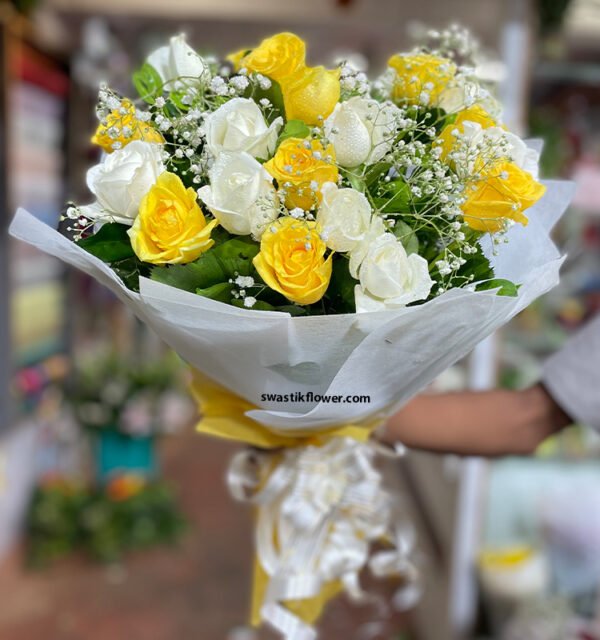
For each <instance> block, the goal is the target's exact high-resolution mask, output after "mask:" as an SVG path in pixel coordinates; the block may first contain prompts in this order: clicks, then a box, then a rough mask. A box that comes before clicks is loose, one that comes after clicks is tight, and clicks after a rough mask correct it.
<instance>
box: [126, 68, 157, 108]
mask: <svg viewBox="0 0 600 640" xmlns="http://www.w3.org/2000/svg"><path fill="white" fill-rule="evenodd" d="M131 80H132V82H133V86H134V87H135V89H136V91H137V92H138V95H139V96H140V98H141V99H142V100H144V102H147V103H148V104H154V101H155V100H156V98H158V96H160V95H161V94H162V91H163V81H162V78H161V77H160V75H159V73H158V71H157V70H156V69H155V68H154V67H153V66H152V65H151V64H149V63H148V62H144V64H143V65H142V66H141V67H140V68H139V69H138V70H137V71H135V72H134V73H133V76H132V78H131Z"/></svg>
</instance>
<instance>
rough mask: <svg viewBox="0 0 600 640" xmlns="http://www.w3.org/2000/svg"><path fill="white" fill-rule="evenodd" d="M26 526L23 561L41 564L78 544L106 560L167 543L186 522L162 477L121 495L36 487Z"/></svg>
mask: <svg viewBox="0 0 600 640" xmlns="http://www.w3.org/2000/svg"><path fill="white" fill-rule="evenodd" d="M26 528H27V539H28V545H27V550H28V561H29V563H30V564H31V565H32V566H35V567H43V566H44V565H47V564H48V563H49V562H52V561H54V560H56V559H58V558H59V557H61V556H64V555H66V554H68V553H71V552H74V551H77V550H80V549H82V550H86V551H87V552H88V553H89V555H90V556H91V557H92V558H94V559H96V560H99V561H102V562H108V561H115V560H118V559H120V558H121V557H122V555H123V554H124V553H126V552H128V551H132V550H134V549H140V548H146V547H149V546H153V545H157V544H172V543H175V542H176V541H177V539H178V538H179V537H180V536H181V534H182V533H183V532H184V531H185V528H186V523H185V520H184V518H183V517H182V515H181V514H180V512H179V509H178V507H177V504H176V501H175V498H174V495H173V493H172V491H171V489H170V488H169V487H168V486H167V485H166V484H165V483H164V482H160V481H154V482H151V483H149V484H147V485H145V486H144V487H142V488H141V490H140V491H139V492H137V493H135V494H134V495H132V496H129V497H127V498H125V499H122V500H115V499H114V498H111V496H110V493H109V491H108V490H106V489H105V488H92V489H90V488H85V487H82V486H76V485H73V484H69V483H67V482H60V483H57V484H53V485H49V486H41V487H39V488H38V489H37V490H36V492H35V493H34V496H33V499H32V502H31V506H30V509H29V514H28V518H27V525H26Z"/></svg>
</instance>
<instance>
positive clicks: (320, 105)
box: [281, 67, 340, 124]
mask: <svg viewBox="0 0 600 640" xmlns="http://www.w3.org/2000/svg"><path fill="white" fill-rule="evenodd" d="M281 91H282V93H283V104H284V106H285V115H286V117H287V119H288V120H304V122H306V124H318V123H319V122H320V117H322V118H323V119H325V118H327V117H328V116H329V115H330V114H331V112H332V111H333V109H334V108H335V105H336V104H337V103H338V102H339V100H340V70H339V69H333V70H331V71H329V70H327V69H325V67H304V68H303V69H299V70H297V72H296V73H295V74H293V75H292V76H288V77H286V78H284V79H283V80H282V81H281Z"/></svg>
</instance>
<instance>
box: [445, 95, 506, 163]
mask: <svg viewBox="0 0 600 640" xmlns="http://www.w3.org/2000/svg"><path fill="white" fill-rule="evenodd" d="M465 122H475V123H477V124H479V125H481V128H482V129H489V128H490V127H495V126H497V123H496V121H495V120H494V118H492V116H491V115H490V114H489V113H488V112H487V111H486V110H485V109H484V108H483V107H480V106H479V105H473V106H472V107H468V108H467V109H463V110H462V111H459V112H458V113H457V114H456V119H455V120H454V122H453V123H451V124H448V125H446V126H445V127H444V128H443V129H442V132H441V133H440V135H439V137H438V144H440V145H441V147H442V155H441V158H442V160H445V159H446V158H447V157H448V154H449V153H450V152H451V151H452V150H453V148H454V145H455V144H456V136H455V135H454V134H453V131H456V130H458V131H459V132H460V133H464V126H463V124H464V123H465Z"/></svg>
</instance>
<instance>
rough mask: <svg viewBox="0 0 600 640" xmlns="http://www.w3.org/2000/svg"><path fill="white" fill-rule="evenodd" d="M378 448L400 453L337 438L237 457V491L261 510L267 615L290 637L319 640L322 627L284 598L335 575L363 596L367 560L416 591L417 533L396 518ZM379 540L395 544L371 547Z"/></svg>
mask: <svg viewBox="0 0 600 640" xmlns="http://www.w3.org/2000/svg"><path fill="white" fill-rule="evenodd" d="M377 453H384V454H386V455H396V456H397V455H398V452H394V451H393V450H391V449H385V451H383V450H382V447H381V445H378V444H375V443H371V442H369V443H361V442H357V441H356V440H353V439H351V438H332V439H331V440H328V441H327V442H326V443H325V444H324V445H323V446H313V445H310V446H304V447H294V448H290V449H284V450H283V451H280V452H276V453H271V452H264V451H258V450H254V449H248V450H244V451H241V452H240V453H238V454H237V455H236V456H235V457H234V458H233V460H232V462H231V465H230V467H229V472H228V476H227V480H228V484H229V488H230V491H231V494H232V495H233V497H234V498H236V499H237V500H240V501H243V502H249V503H251V504H253V505H255V506H256V508H257V511H258V513H257V525H256V552H257V556H258V560H259V562H260V564H261V566H262V568H263V569H264V571H265V573H266V574H267V575H268V577H269V584H268V587H267V590H266V595H265V600H264V603H263V606H262V608H261V617H262V619H263V620H264V621H265V622H266V623H268V624H269V625H271V627H273V628H274V629H276V630H277V631H278V632H279V633H280V634H281V635H282V637H283V638H284V639H285V640H314V639H316V638H317V632H316V630H315V629H314V628H313V627H312V626H310V625H307V624H306V623H304V622H303V621H302V620H300V619H299V618H298V617H297V616H296V615H294V614H293V613H292V612H291V611H289V610H288V609H287V608H286V607H285V606H284V605H282V604H281V603H282V602H285V601H289V600H303V599H306V598H312V597H315V596H317V595H319V593H320V592H321V589H322V588H323V586H324V585H325V584H326V583H328V582H331V581H337V580H339V581H341V583H342V584H343V586H344V589H345V591H346V593H347V594H348V595H349V596H350V597H351V598H352V599H353V600H355V601H364V600H366V599H368V598H369V595H368V594H366V593H365V592H364V591H363V589H362V588H361V586H360V581H359V574H360V572H361V570H362V569H363V568H364V567H365V566H366V565H367V564H368V565H369V568H370V570H371V572H372V573H373V574H374V575H375V576H377V577H387V576H392V575H394V576H401V577H403V579H404V583H405V587H404V588H403V591H404V590H406V588H412V589H413V592H414V593H415V594H416V591H415V588H414V584H415V581H416V579H417V574H416V570H415V568H414V566H413V565H412V563H411V562H410V559H409V555H410V554H411V552H412V549H413V542H414V532H413V530H412V528H411V527H409V526H408V525H406V526H404V527H398V526H395V523H394V522H393V520H394V518H393V502H394V501H393V499H392V497H391V496H390V494H389V493H387V492H386V491H385V490H384V489H383V483H382V476H381V474H380V473H379V471H378V470H377V469H376V468H375V467H374V464H373V461H374V458H375V456H376V454H377ZM377 541H385V542H386V543H388V544H390V548H389V549H386V550H385V551H379V552H377V553H375V554H371V544H372V543H374V542H377ZM399 594H400V592H399V593H398V594H397V596H399ZM405 599H406V598H405ZM413 599H414V598H413ZM395 600H397V601H400V600H402V598H398V597H396V598H395ZM408 600H411V598H408Z"/></svg>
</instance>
